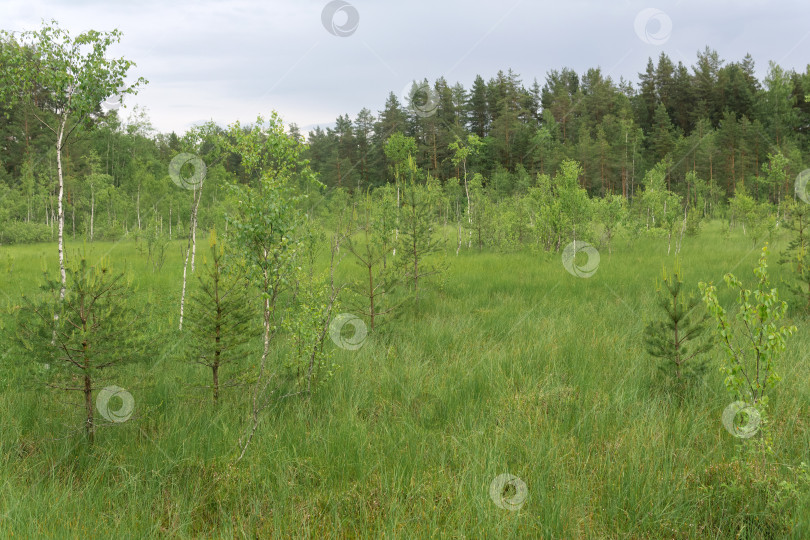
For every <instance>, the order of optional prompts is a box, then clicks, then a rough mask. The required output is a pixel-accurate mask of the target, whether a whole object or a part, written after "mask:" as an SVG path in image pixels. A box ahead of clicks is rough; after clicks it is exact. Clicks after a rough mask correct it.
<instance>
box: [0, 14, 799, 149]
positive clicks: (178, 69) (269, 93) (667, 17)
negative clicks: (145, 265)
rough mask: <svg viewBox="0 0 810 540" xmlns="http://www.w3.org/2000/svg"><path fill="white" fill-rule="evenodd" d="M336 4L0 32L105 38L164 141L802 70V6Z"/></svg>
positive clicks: (14, 23)
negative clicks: (194, 133) (257, 126)
mask: <svg viewBox="0 0 810 540" xmlns="http://www.w3.org/2000/svg"><path fill="white" fill-rule="evenodd" d="M338 1H339V2H340V3H337V4H334V3H330V2H328V1H325V0H265V1H253V0H235V1H214V0H195V1H193V2H192V1H188V0H162V1H157V0H127V1H122V0H2V2H1V3H0V27H2V28H4V29H6V30H29V29H35V28H38V27H39V25H40V21H41V20H42V19H43V18H44V19H52V18H53V19H56V20H58V21H59V23H60V24H61V26H63V27H65V28H67V29H69V30H70V31H71V33H78V32H81V31H85V30H89V29H95V30H111V29H113V28H118V29H120V30H121V31H122V32H123V34H124V37H123V39H122V41H121V43H120V44H119V45H117V46H116V47H115V49H114V51H113V53H114V55H115V56H125V57H126V58H127V59H129V60H132V61H134V62H136V63H137V67H136V68H134V69H133V70H132V74H133V75H136V76H143V77H145V78H146V79H148V80H149V84H148V85H147V86H146V87H145V88H144V89H143V90H141V92H140V93H139V94H138V95H137V96H135V97H129V98H128V99H127V101H125V104H126V106H127V108H131V107H132V106H134V105H138V106H141V107H144V108H146V109H147V111H148V114H149V117H150V119H151V121H152V124H153V125H154V127H155V128H157V129H158V130H159V131H164V132H168V131H172V130H174V131H177V132H178V133H181V132H183V131H185V130H186V129H187V128H188V127H189V126H190V125H192V124H195V123H199V122H202V121H205V120H209V119H213V120H214V121H216V122H218V123H220V124H223V125H225V124H228V123H230V122H233V121H234V120H237V119H239V120H242V121H251V120H253V119H255V117H256V115H257V114H260V113H261V114H265V115H266V114H267V113H268V112H269V111H270V110H276V111H278V112H279V113H280V114H281V116H282V117H283V118H284V120H285V122H287V123H289V122H296V123H297V124H298V125H299V126H301V127H302V129H304V130H305V131H307V130H309V129H310V128H312V127H313V126H314V125H317V124H321V125H328V124H332V123H333V122H334V119H335V117H336V116H338V115H339V114H344V113H349V114H350V115H351V116H352V117H354V116H355V115H356V114H357V112H358V111H359V110H360V109H361V108H362V107H368V108H370V109H371V110H372V111H373V112H374V113H375V114H376V112H377V111H379V110H380V109H381V108H382V107H383V104H384V102H385V98H386V96H387V95H388V93H389V92H391V91H394V92H396V93H397V94H400V95H401V94H402V92H403V89H404V88H405V87H406V86H409V83H410V81H411V80H413V79H419V80H421V79H423V78H425V77H427V78H428V79H429V80H430V81H433V80H435V79H436V78H437V77H440V76H444V77H445V79H446V80H447V81H448V82H449V83H450V84H454V83H455V82H461V83H462V84H463V85H464V86H465V87H467V88H469V86H470V84H471V83H472V80H473V79H474V77H475V75H476V74H481V75H482V76H483V77H484V78H485V79H487V80H488V79H489V78H491V77H493V76H494V75H495V74H496V73H497V72H498V70H500V69H502V70H504V71H506V70H507V69H508V68H512V69H513V70H514V71H515V72H517V73H518V74H519V75H520V76H521V77H522V79H523V81H524V83H525V84H527V85H528V84H530V83H531V82H532V80H533V79H534V78H537V79H538V81H539V82H540V84H541V85H542V84H543V82H544V79H545V74H546V72H547V71H548V70H550V69H560V68H562V67H566V66H567V67H571V68H573V69H575V70H576V71H577V72H578V73H580V74H581V73H582V72H584V70H586V69H587V68H589V67H597V66H599V67H601V68H602V71H603V73H605V74H606V75H610V76H611V77H613V78H614V80H617V81H618V79H619V77H620V76H624V77H625V78H626V79H630V80H632V81H633V82H636V80H637V74H638V73H639V72H640V71H643V70H644V68H645V66H646V63H647V58H648V57H650V56H653V57H657V56H658V55H659V54H660V53H661V52H662V51H664V52H666V53H667V54H668V55H669V56H670V57H671V58H672V60H673V61H674V62H675V63H676V64H677V62H678V61H683V62H684V63H685V64H687V65H688V66H691V65H692V64H693V63H694V61H695V58H696V53H697V51H698V50H702V49H703V48H704V47H705V46H706V45H709V46H710V47H712V48H714V49H716V50H717V51H718V52H719V53H720V55H721V57H722V58H723V59H725V60H727V61H730V60H739V59H741V58H742V57H743V56H744V55H745V54H746V53H751V55H752V56H753V57H754V60H755V61H756V63H757V75H758V76H759V77H760V79H762V77H763V76H764V74H765V72H766V71H767V67H768V61H769V60H774V61H776V62H778V63H779V64H780V65H782V66H783V67H785V68H788V69H791V68H792V69H796V70H797V71H802V72H803V71H805V69H806V68H807V65H808V63H810V54H809V53H808V52H809V51H810V24H808V23H810V2H808V0H787V1H784V0H776V1H775V2H774V1H766V0H735V1H725V0H701V1H693V0H680V1H677V0H659V1H656V2H653V3H650V2H647V1H635V0H557V1H554V2H550V1H539V0H500V1H488V2H477V3H476V2H469V1H461V0H430V1H426V0H411V1H409V2H393V1H383V0H350V1H343V0H338ZM325 9H326V10H327V11H326V14H324V11H325ZM330 13H333V16H330ZM126 114H127V110H124V115H125V116H126Z"/></svg>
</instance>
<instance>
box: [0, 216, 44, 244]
mask: <svg viewBox="0 0 810 540" xmlns="http://www.w3.org/2000/svg"><path fill="white" fill-rule="evenodd" d="M55 234H56V227H54V229H53V234H52V233H51V227H50V226H49V225H45V224H44V223H33V222H29V223H26V222H24V221H7V222H5V223H3V224H2V226H0V244H35V243H37V242H50V241H51V240H53V239H54V238H55Z"/></svg>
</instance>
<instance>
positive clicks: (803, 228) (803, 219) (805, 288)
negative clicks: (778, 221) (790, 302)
mask: <svg viewBox="0 0 810 540" xmlns="http://www.w3.org/2000/svg"><path fill="white" fill-rule="evenodd" d="M782 223H783V224H784V227H785V228H786V229H787V230H789V231H793V233H794V236H793V238H791V239H790V240H789V241H788V245H787V247H786V248H785V249H784V251H782V253H781V257H780V259H779V263H780V264H785V265H788V267H789V268H790V269H791V270H792V271H793V279H792V280H790V281H786V282H784V283H785V286H786V287H787V289H788V290H789V291H790V292H791V293H792V294H793V295H794V296H795V297H796V299H797V301H798V305H799V308H800V309H801V310H802V311H804V312H805V313H810V205H808V204H807V203H805V202H804V201H790V202H788V204H787V206H786V208H785V216H784V219H783V221H782Z"/></svg>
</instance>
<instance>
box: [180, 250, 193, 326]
mask: <svg viewBox="0 0 810 540" xmlns="http://www.w3.org/2000/svg"><path fill="white" fill-rule="evenodd" d="M189 254H191V249H190V248H186V262H185V263H184V264H183V292H182V293H181V294H180V327H179V330H182V329H183V307H184V306H185V303H186V270H188V256H189Z"/></svg>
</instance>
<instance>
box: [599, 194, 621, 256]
mask: <svg viewBox="0 0 810 540" xmlns="http://www.w3.org/2000/svg"><path fill="white" fill-rule="evenodd" d="M594 214H595V218H596V221H597V222H598V223H599V224H601V225H602V238H603V240H604V242H605V243H606V244H607V246H608V253H613V237H614V236H615V235H616V229H617V228H618V227H619V226H620V225H621V224H622V223H623V222H624V221H625V220H626V219H627V217H628V211H627V201H626V200H625V198H624V197H622V196H621V195H606V196H605V197H603V198H601V199H595V200H594Z"/></svg>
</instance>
